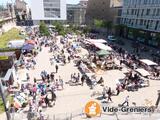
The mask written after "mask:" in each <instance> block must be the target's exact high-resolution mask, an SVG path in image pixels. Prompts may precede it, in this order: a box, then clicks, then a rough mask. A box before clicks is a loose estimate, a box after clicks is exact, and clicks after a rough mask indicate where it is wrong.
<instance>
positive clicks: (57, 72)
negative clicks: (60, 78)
mask: <svg viewBox="0 0 160 120" xmlns="http://www.w3.org/2000/svg"><path fill="white" fill-rule="evenodd" d="M55 68H56V73H58V65H57V64H56V66H55Z"/></svg>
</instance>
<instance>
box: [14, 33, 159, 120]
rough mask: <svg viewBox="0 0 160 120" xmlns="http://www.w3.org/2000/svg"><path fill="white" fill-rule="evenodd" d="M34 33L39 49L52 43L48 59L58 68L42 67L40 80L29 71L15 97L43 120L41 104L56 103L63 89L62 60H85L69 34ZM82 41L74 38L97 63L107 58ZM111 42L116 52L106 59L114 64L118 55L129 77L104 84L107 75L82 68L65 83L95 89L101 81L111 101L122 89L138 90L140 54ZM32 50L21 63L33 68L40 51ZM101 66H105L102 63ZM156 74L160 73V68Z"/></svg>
mask: <svg viewBox="0 0 160 120" xmlns="http://www.w3.org/2000/svg"><path fill="white" fill-rule="evenodd" d="M35 33H37V34H34V39H36V46H37V48H36V49H37V50H39V52H40V51H42V49H43V48H44V47H49V51H48V52H50V53H51V54H52V57H51V58H50V60H49V61H48V63H50V64H51V66H54V67H55V71H53V72H51V73H49V72H47V71H46V70H43V71H41V73H39V74H40V76H41V79H40V80H37V78H34V79H33V80H32V79H31V77H30V75H29V74H27V83H24V84H21V89H20V91H19V92H18V94H16V95H15V98H17V99H18V98H19V97H18V96H21V99H24V102H22V106H20V105H18V106H16V109H19V108H20V107H26V106H27V105H28V106H29V110H28V115H27V116H28V119H29V120H31V119H32V118H33V117H34V116H35V114H37V113H38V115H39V118H40V120H44V115H43V114H42V108H43V107H53V106H54V105H55V102H56V98H57V95H56V91H59V90H64V84H65V82H64V80H63V79H62V78H61V76H60V75H59V77H58V78H56V77H55V76H56V74H57V73H58V72H59V67H60V65H61V64H62V65H63V66H65V65H66V64H69V63H70V62H71V61H73V60H77V58H79V60H78V62H77V63H75V64H76V66H77V67H79V66H80V65H81V63H82V62H83V58H82V57H80V56H77V53H78V51H77V49H76V47H77V46H76V47H75V46H74V45H73V43H72V42H70V41H69V40H68V39H69V38H68V36H67V35H66V36H65V37H61V39H60V41H58V40H57V38H56V36H57V34H53V35H52V36H51V37H43V36H42V37H40V35H39V33H38V32H35ZM83 41H84V39H82V38H77V39H75V40H74V43H77V44H78V43H79V42H80V45H81V46H83V48H84V49H87V50H88V52H89V55H88V56H87V59H90V58H92V59H91V61H92V62H93V63H94V64H95V65H97V62H98V61H103V60H104V59H103V58H102V57H97V55H96V51H97V49H96V48H95V46H90V45H86V44H84V42H83ZM59 42H60V43H59ZM108 45H109V46H110V47H112V48H113V50H114V52H112V53H111V54H110V55H109V56H107V58H105V60H106V59H107V61H112V62H113V64H116V63H115V62H114V59H115V58H116V59H117V60H118V61H119V62H120V65H119V66H120V69H119V70H122V67H126V68H128V69H129V73H127V74H126V77H125V78H124V79H123V80H122V81H120V83H119V84H117V87H116V88H111V87H107V86H105V84H104V78H103V77H102V76H101V77H100V79H99V80H97V78H96V77H95V76H92V77H89V76H87V74H86V73H83V72H82V71H81V70H80V72H79V73H73V74H71V76H70V80H68V81H69V82H66V83H69V85H70V86H74V85H81V86H82V87H83V85H84V83H86V84H87V85H88V86H89V87H90V88H91V89H94V87H95V86H96V85H100V86H101V87H103V91H102V97H103V99H106V98H107V101H108V102H109V101H110V102H113V101H112V98H111V97H112V96H113V95H119V94H120V92H122V91H124V90H128V91H136V90H138V88H140V87H143V86H142V85H141V84H142V83H144V80H143V79H142V78H141V77H140V76H139V75H138V74H137V73H135V69H136V68H137V66H139V65H140V62H139V56H136V55H134V54H129V53H128V52H127V51H125V50H124V49H122V48H121V47H119V46H117V45H114V44H108ZM29 54H31V56H29V57H28V56H27V55H28V54H27V53H25V54H24V55H22V56H21V60H20V65H19V66H23V67H25V68H26V69H27V70H28V71H29V70H30V69H35V67H36V64H37V62H36V55H38V53H36V54H34V53H33V52H30V53H29ZM88 65H91V64H88ZM19 66H18V65H16V68H17V69H18V67H19ZM96 67H97V66H96ZM98 68H99V69H102V67H98ZM157 74H158V76H159V72H158V73H157ZM157 74H156V75H157ZM32 81H33V82H32ZM112 89H115V90H116V91H117V92H116V93H115V91H114V90H112ZM22 93H24V95H22ZM128 99H129V96H127V97H126V100H125V102H124V103H122V105H125V104H127V106H128V105H129V103H128ZM11 108H13V105H11ZM12 111H14V110H12Z"/></svg>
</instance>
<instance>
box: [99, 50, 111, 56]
mask: <svg viewBox="0 0 160 120" xmlns="http://www.w3.org/2000/svg"><path fill="white" fill-rule="evenodd" d="M97 55H99V56H106V55H110V52H108V51H106V50H100V51H98V52H97Z"/></svg>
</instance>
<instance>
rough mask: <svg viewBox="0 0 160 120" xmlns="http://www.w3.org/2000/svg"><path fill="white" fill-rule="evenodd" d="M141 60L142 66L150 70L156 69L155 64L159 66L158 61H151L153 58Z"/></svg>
mask: <svg viewBox="0 0 160 120" xmlns="http://www.w3.org/2000/svg"><path fill="white" fill-rule="evenodd" d="M140 62H141V64H142V66H143V67H144V68H145V69H146V70H149V71H152V70H153V69H154V67H155V66H158V64H157V63H155V62H153V61H151V60H148V59H140Z"/></svg>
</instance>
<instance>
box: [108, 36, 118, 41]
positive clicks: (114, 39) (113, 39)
mask: <svg viewBox="0 0 160 120" xmlns="http://www.w3.org/2000/svg"><path fill="white" fill-rule="evenodd" d="M107 39H108V40H109V41H116V40H117V39H116V37H115V36H113V35H109V36H108V37H107Z"/></svg>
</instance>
